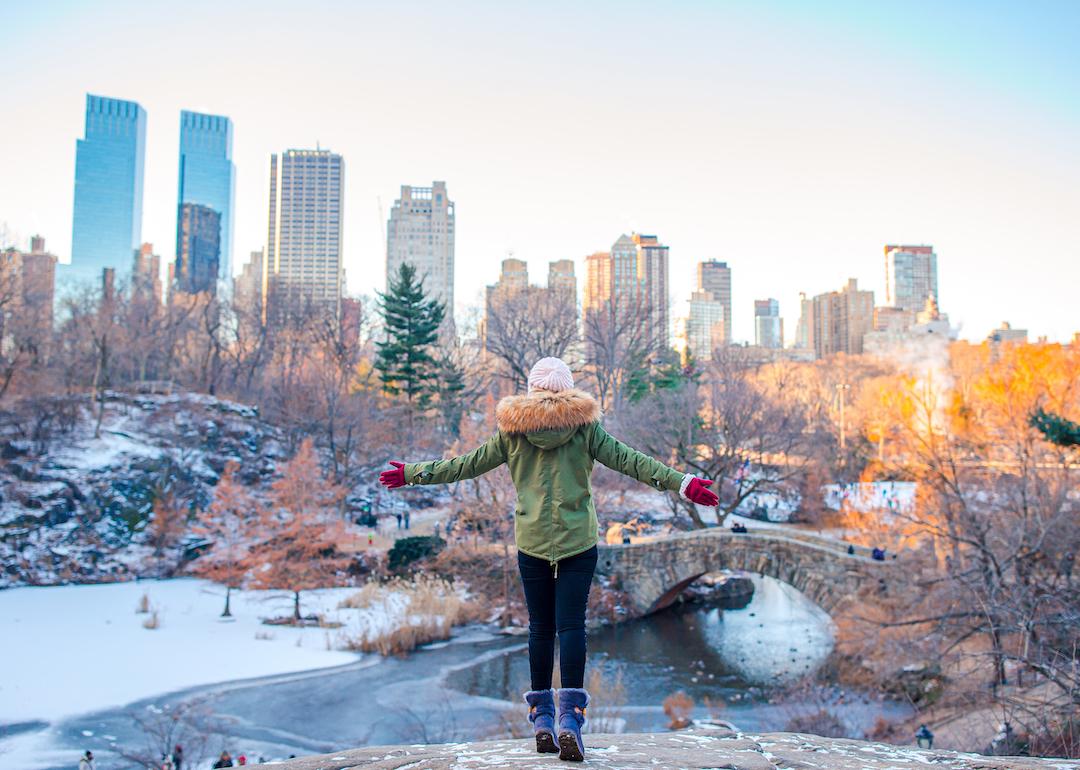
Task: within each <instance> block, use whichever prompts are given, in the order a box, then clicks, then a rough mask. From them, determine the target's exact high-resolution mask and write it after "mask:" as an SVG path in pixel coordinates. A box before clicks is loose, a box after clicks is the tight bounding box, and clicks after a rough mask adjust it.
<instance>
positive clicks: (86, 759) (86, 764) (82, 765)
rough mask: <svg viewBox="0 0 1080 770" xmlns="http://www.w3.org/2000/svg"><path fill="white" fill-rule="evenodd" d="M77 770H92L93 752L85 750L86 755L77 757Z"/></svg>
mask: <svg viewBox="0 0 1080 770" xmlns="http://www.w3.org/2000/svg"><path fill="white" fill-rule="evenodd" d="M79 770H94V752H92V751H90V750H89V749H87V751H86V753H85V754H83V755H82V756H81V757H79Z"/></svg>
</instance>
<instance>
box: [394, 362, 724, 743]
mask: <svg viewBox="0 0 1080 770" xmlns="http://www.w3.org/2000/svg"><path fill="white" fill-rule="evenodd" d="M495 419H496V423H497V425H498V430H497V431H496V433H495V435H494V436H492V437H491V438H490V439H488V440H487V442H486V443H484V444H483V445H482V446H480V447H478V448H477V449H474V450H473V451H472V452H469V453H468V454H465V455H462V456H460V457H454V458H452V459H449V460H431V461H428V462H419V463H402V462H396V461H392V462H391V463H390V464H391V465H392V466H393V470H388V471H384V472H383V473H382V474H381V475H380V476H379V481H380V482H381V483H382V484H383V486H385V487H387V488H388V489H396V488H397V487H402V486H405V485H406V484H409V485H414V484H449V483H452V482H455V481H461V480H463V479H471V478H475V477H477V476H481V475H483V474H485V473H487V472H488V471H491V470H494V469H495V468H497V467H499V466H500V465H502V464H503V463H505V464H506V465H507V466H508V468H509V470H510V478H511V479H512V480H513V482H514V487H515V489H516V490H517V508H516V511H517V512H516V514H515V515H514V538H515V540H516V542H517V549H518V571H519V572H520V574H521V582H522V586H523V588H524V591H525V604H526V606H527V607H528V610H529V668H530V674H531V680H532V689H531V690H530V691H529V692H527V693H525V702H526V703H527V704H528V706H529V721H530V722H531V723H532V724H533V731H534V734H535V736H536V750H537V751H539V752H558V753H559V757H560V759H567V760H573V761H581V760H582V759H584V756H585V747H584V744H583V743H582V740H581V727H582V725H583V724H584V723H585V709H586V707H587V706H588V703H589V694H588V692H586V691H585V689H584V681H585V608H586V605H587V602H588V597H589V585H590V584H591V583H592V579H593V572H594V571H595V569H596V560H597V550H596V543H597V540H598V537H597V529H598V527H597V520H596V509H595V507H594V505H593V500H592V482H591V480H590V476H591V472H592V467H593V463H594V462H595V461H599V462H600V463H602V464H604V465H606V466H607V467H609V468H611V469H613V470H616V471H619V472H620V473H624V474H626V475H627V476H630V477H632V478H635V479H637V480H638V481H641V482H643V483H645V484H648V485H650V486H652V487H653V488H655V489H658V490H661V491H663V490H668V491H672V492H675V491H677V492H678V493H679V494H680V495H681V496H682V497H683V498H684V499H686V500H689V501H691V502H694V503H697V504H699V505H708V506H715V505H717V503H718V502H719V501H718V499H717V497H716V495H715V494H714V493H713V492H712V491H711V490H709V486H710V485H711V484H712V481H709V480H706V479H700V478H697V477H696V476H693V475H691V474H689V473H686V474H683V473H680V472H678V471H676V470H674V469H673V468H669V467H667V466H666V465H664V464H663V463H661V462H660V461H659V460H656V459H654V458H652V457H649V456H648V455H645V454H643V453H641V452H639V451H637V450H636V449H633V448H632V447H629V446H627V445H626V444H624V443H622V442H621V441H619V440H617V439H615V438H614V437H612V436H611V435H610V434H609V433H608V432H607V431H606V430H604V428H603V426H602V425H601V424H600V407H599V405H598V404H597V403H596V400H595V399H594V398H593V397H592V396H590V395H589V394H587V393H584V392H582V391H580V390H577V389H575V388H574V378H573V375H572V374H571V373H570V369H569V367H567V365H566V364H565V363H563V362H562V361H561V360H559V359H558V358H543V359H541V360H539V361H537V362H536V365H535V366H533V368H532V371H531V372H530V373H529V390H528V393H526V394H525V395H519V396H509V397H507V398H504V399H503V400H502V401H500V402H499V404H498V406H497V407H496V410H495ZM556 631H557V632H558V639H559V670H560V675H561V679H562V685H563V686H562V689H560V690H559V693H558V701H559V708H558V711H559V713H558V720H557V721H558V726H557V729H556V714H555V692H554V691H553V690H552V689H551V683H552V673H553V672H552V669H553V668H554V656H555V638H556Z"/></svg>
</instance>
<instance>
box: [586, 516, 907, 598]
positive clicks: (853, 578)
mask: <svg viewBox="0 0 1080 770" xmlns="http://www.w3.org/2000/svg"><path fill="white" fill-rule="evenodd" d="M599 551H600V554H599V560H598V563H597V566H596V572H597V574H598V575H600V576H602V577H605V578H607V579H608V580H609V584H610V585H611V587H612V588H615V589H618V590H620V591H623V592H624V593H626V594H627V595H628V597H629V600H630V605H631V606H630V607H629V609H630V611H631V613H632V614H633V615H635V616H639V615H648V614H649V613H651V612H656V611H657V610H662V609H663V608H665V607H667V606H668V605H670V604H671V603H672V602H674V601H675V599H676V598H677V597H678V596H679V594H680V593H681V592H682V590H683V589H684V588H686V587H687V586H688V585H690V584H691V583H692V582H694V581H695V580H697V579H698V578H699V577H701V576H702V575H704V574H706V573H708V572H719V571H721V570H741V571H744V572H750V573H756V574H759V575H767V576H769V577H773V578H776V579H777V580H780V581H781V582H784V583H788V584H789V585H792V586H794V587H795V588H797V589H799V590H800V591H802V592H803V593H804V594H805V595H806V596H807V597H808V598H809V599H811V600H812V601H813V602H815V603H816V604H817V605H818V606H819V607H821V608H822V609H824V610H825V611H826V612H829V613H830V614H831V613H832V612H833V611H834V610H835V609H836V607H837V606H838V605H839V604H840V603H841V602H843V601H844V600H845V599H848V598H849V597H851V596H854V595H855V593H856V592H857V591H858V590H859V589H860V588H861V587H863V586H864V585H866V584H868V583H870V584H874V585H877V586H879V587H881V588H892V587H893V586H892V585H890V584H895V582H896V580H897V579H899V578H900V577H901V576H902V570H901V569H899V568H898V565H897V563H896V562H894V561H892V560H889V561H885V562H880V561H874V560H873V559H872V558H870V555H869V553H868V551H867V550H866V549H865V548H858V547H857V550H856V553H854V554H849V553H848V552H847V543H841V542H840V541H837V540H829V539H826V538H819V537H809V536H805V535H802V534H801V533H790V534H787V533H783V532H778V531H775V530H757V531H754V530H751V531H750V532H745V533H734V532H731V531H729V530H727V529H721V528H719V527H717V528H713V529H704V530H698V531H696V532H680V533H678V534H675V535H670V536H667V537H662V538H657V539H655V540H643V541H639V542H636V543H631V544H627V545H607V544H604V543H601V544H600V546H599Z"/></svg>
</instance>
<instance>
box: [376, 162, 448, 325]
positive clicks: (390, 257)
mask: <svg viewBox="0 0 1080 770" xmlns="http://www.w3.org/2000/svg"><path fill="white" fill-rule="evenodd" d="M454 221H455V220H454V203H453V201H451V200H450V198H449V196H448V195H447V193H446V182H432V184H431V187H411V186H409V185H402V187H401V197H400V198H398V199H397V200H396V201H394V207H393V209H391V210H390V221H389V222H387V224H386V280H387V286H388V287H389V282H390V279H391V277H392V276H393V275H394V274H396V273H397V271H398V269H399V267H400V266H401V265H402V264H403V263H406V262H407V263H409V264H410V265H412V266H413V267H414V268H416V273H417V275H418V276H419V277H420V278H422V279H423V280H424V290H425V292H426V293H427V295H428V296H429V297H433V298H435V299H437V300H439V301H440V302H442V303H443V304H445V305H446V320H445V321H444V331H448V330H452V329H453V328H454V327H453V324H454V228H455V224H454Z"/></svg>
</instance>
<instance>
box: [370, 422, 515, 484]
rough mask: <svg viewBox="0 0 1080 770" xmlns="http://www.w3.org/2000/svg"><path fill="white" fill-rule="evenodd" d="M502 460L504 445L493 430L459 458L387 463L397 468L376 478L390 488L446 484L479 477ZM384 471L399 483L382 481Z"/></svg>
mask: <svg viewBox="0 0 1080 770" xmlns="http://www.w3.org/2000/svg"><path fill="white" fill-rule="evenodd" d="M504 462H506V447H505V445H504V443H503V440H502V435H501V434H499V433H496V434H495V435H494V436H492V437H491V438H489V439H488V440H487V441H486V442H484V443H483V444H481V445H480V446H478V447H477V448H476V449H474V450H473V451H471V452H469V453H468V454H463V455H461V456H460V457H452V458H450V459H449V460H428V461H427V462H422V463H404V464H399V463H391V465H393V466H395V468H396V469H398V470H397V471H385V472H384V473H383V475H382V476H380V477H379V481H380V482H382V484H383V486H387V487H390V488H391V489H393V488H394V487H396V486H402V484H450V483H452V482H454V481H462V480H464V479H472V478H476V477H477V476H482V475H483V474H485V473H487V472H488V471H490V470H494V469H495V468H498V467H499V466H500V465H502V464H503V463H504ZM398 471H400V473H399V472H398ZM387 474H390V476H389V477H388V478H390V480H391V481H394V480H395V479H396V480H399V481H400V482H401V483H387V482H386V481H383V476H386V475H387Z"/></svg>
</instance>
